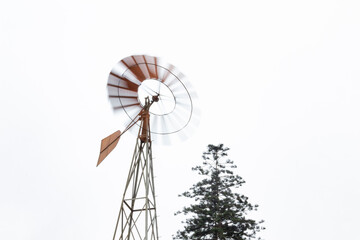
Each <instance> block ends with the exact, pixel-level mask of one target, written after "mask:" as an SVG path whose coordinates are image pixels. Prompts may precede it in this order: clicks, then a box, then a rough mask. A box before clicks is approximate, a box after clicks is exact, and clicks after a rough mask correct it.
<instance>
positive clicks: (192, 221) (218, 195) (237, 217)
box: [174, 144, 264, 240]
mask: <svg viewBox="0 0 360 240" xmlns="http://www.w3.org/2000/svg"><path fill="white" fill-rule="evenodd" d="M228 150H229V148H226V147H224V145H223V144H219V145H218V146H215V145H208V149H207V152H204V153H203V159H204V162H203V165H202V166H196V167H195V168H193V170H194V171H196V172H197V173H198V174H199V175H202V176H204V179H203V180H202V181H200V182H198V183H196V184H194V185H193V186H192V187H191V188H190V189H189V191H187V192H184V193H182V194H181V195H179V196H182V197H187V198H193V199H194V200H195V204H192V205H190V206H188V207H184V208H183V209H182V210H181V211H179V212H177V213H175V215H177V214H181V213H182V214H184V215H187V216H189V218H187V219H186V221H185V222H184V223H185V226H184V229H183V230H179V231H178V232H177V234H176V236H174V239H183V240H185V239H190V240H198V239H199V240H200V239H204V240H230V239H234V240H250V239H254V238H256V236H255V235H256V233H257V232H259V231H260V230H262V229H264V228H263V227H261V226H260V225H261V223H262V222H263V221H260V222H256V221H254V220H251V219H248V218H246V215H247V213H248V212H249V211H252V210H257V207H258V206H257V205H252V204H250V203H249V202H248V198H247V197H246V196H244V195H241V194H239V193H236V192H233V190H234V189H236V188H239V187H240V186H241V185H242V184H244V183H245V181H244V180H243V179H242V178H241V177H240V176H239V175H234V173H233V171H231V169H232V168H236V165H234V163H233V161H231V160H229V159H224V158H225V157H226V156H227V151H228ZM259 239H260V238H259Z"/></svg>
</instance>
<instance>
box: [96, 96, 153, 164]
mask: <svg viewBox="0 0 360 240" xmlns="http://www.w3.org/2000/svg"><path fill="white" fill-rule="evenodd" d="M157 101H159V95H158V94H157V95H154V96H153V97H152V99H151V101H150V99H149V97H146V98H145V106H144V108H143V109H142V110H141V111H140V113H139V114H138V115H137V117H136V118H134V119H133V120H132V121H131V122H130V124H129V125H128V126H127V127H126V128H125V130H124V131H123V132H121V131H120V130H118V131H116V132H114V133H113V134H110V135H109V136H107V137H106V138H104V139H103V140H101V146H100V154H99V159H98V162H97V164H96V166H99V164H100V163H101V162H102V161H104V159H105V158H106V157H107V156H108V155H109V154H110V153H111V152H112V150H114V148H115V147H116V145H117V144H118V142H119V140H120V137H121V135H123V134H124V133H125V132H126V131H127V130H129V129H130V128H131V127H133V126H134V125H135V124H136V123H137V122H139V121H141V122H142V123H141V129H142V130H141V135H140V139H141V140H142V141H145V138H146V137H147V135H148V134H147V132H148V131H149V127H150V126H149V122H150V120H149V119H150V114H149V109H150V106H151V105H152V104H153V103H154V102H157ZM149 140H150V139H149Z"/></svg>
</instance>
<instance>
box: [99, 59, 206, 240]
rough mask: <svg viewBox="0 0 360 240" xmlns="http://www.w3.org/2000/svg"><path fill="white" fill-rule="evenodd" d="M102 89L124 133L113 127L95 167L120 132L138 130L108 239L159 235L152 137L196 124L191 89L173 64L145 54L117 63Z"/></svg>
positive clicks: (181, 133) (183, 132)
mask: <svg viewBox="0 0 360 240" xmlns="http://www.w3.org/2000/svg"><path fill="white" fill-rule="evenodd" d="M107 88H108V94H109V100H110V103H111V105H112V107H113V110H114V112H118V113H122V114H124V115H125V116H126V117H127V119H128V121H127V123H126V125H125V126H126V128H125V129H124V131H123V132H120V131H116V132H114V133H113V134H111V135H109V136H108V137H106V138H104V139H103V140H102V141H101V147H100V155H99V159H98V162H97V166H98V165H99V164H100V163H101V162H102V161H103V160H104V159H105V158H106V156H108V155H109V153H110V152H111V151H112V150H113V149H114V148H115V147H116V145H117V143H118V142H119V139H120V137H121V135H122V134H124V133H125V132H126V131H127V130H131V131H137V132H138V133H137V140H136V145H135V151H134V155H133V160H132V163H131V167H130V171H129V176H128V180H127V183H126V187H125V192H124V195H123V201H122V204H121V208H120V212H119V216H118V219H117V223H116V227H115V232H114V237H113V239H114V240H115V238H116V237H118V239H120V240H125V239H126V240H133V239H134V240H135V235H136V236H139V237H140V239H146V240H158V232H157V231H158V230H157V216H156V204H155V188H154V179H153V169H152V142H153V141H154V142H160V139H161V138H162V139H166V141H162V143H169V142H170V138H173V137H176V136H177V137H178V138H180V139H185V138H186V137H187V136H188V135H189V132H191V131H192V129H193V128H192V126H191V124H190V120H192V121H191V122H192V123H195V124H196V123H197V122H198V121H199V111H198V110H197V108H196V104H194V103H195V101H196V94H195V91H194V90H193V89H192V87H191V85H190V83H189V82H187V81H186V79H185V76H184V75H183V74H182V73H181V72H180V71H179V70H178V69H176V68H175V67H174V66H173V65H171V64H167V63H164V62H162V60H161V59H159V58H157V57H152V56H146V55H135V56H130V57H127V58H124V59H122V60H121V61H120V62H118V63H117V64H116V65H115V66H114V68H113V69H112V70H111V72H110V74H109V78H108V84H107ZM157 140H159V141H157ZM135 173H136V174H135ZM143 212H145V213H144V214H142V213H143ZM135 213H136V217H135V216H134V214H135ZM142 220H143V221H142ZM119 225H120V226H119ZM140 226H141V227H140ZM139 229H144V232H141V231H140V230H139Z"/></svg>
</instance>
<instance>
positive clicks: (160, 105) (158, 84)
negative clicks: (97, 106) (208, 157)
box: [107, 55, 199, 142]
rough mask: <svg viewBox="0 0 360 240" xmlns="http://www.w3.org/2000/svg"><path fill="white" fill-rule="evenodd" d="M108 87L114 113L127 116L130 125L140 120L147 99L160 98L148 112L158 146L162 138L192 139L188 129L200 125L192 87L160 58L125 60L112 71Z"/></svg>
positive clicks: (149, 57)
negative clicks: (130, 122) (186, 137)
mask: <svg viewBox="0 0 360 240" xmlns="http://www.w3.org/2000/svg"><path fill="white" fill-rule="evenodd" d="M107 87H108V94H109V99H110V102H111V105H112V107H113V110H114V112H117V113H118V112H120V113H123V114H124V113H125V115H126V116H127V117H128V120H129V121H133V120H134V119H135V118H136V117H137V114H138V113H139V112H140V111H141V109H142V108H143V107H144V104H145V98H146V97H147V96H148V97H150V98H152V97H157V98H158V101H156V102H154V103H153V104H152V106H151V108H150V110H149V112H150V121H151V134H152V137H153V140H155V142H157V141H156V140H157V139H159V135H170V134H172V135H174V136H172V138H184V136H187V135H189V134H188V132H187V131H186V128H189V129H190V128H191V127H190V126H189V125H190V122H194V123H196V122H197V120H196V119H197V118H198V115H199V114H198V111H197V110H196V108H195V104H194V101H196V100H197V98H196V94H194V91H193V88H192V86H191V84H190V83H189V82H188V81H187V80H186V78H185V76H184V74H182V73H181V72H180V71H179V70H178V69H177V68H175V67H174V66H173V65H171V64H167V63H164V62H163V61H162V60H161V59H160V58H158V57H152V56H147V55H136V56H130V57H127V58H124V59H122V60H121V61H119V62H118V63H117V64H116V65H115V66H114V68H113V69H112V70H111V72H110V74H109V78H108V85H107ZM194 119H195V120H194ZM190 120H191V121H190ZM193 120H194V121H193ZM138 126H139V124H138ZM135 131H136V129H135ZM190 131H191V130H190ZM163 142H164V141H163Z"/></svg>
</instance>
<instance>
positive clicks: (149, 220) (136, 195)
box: [113, 99, 158, 240]
mask: <svg viewBox="0 0 360 240" xmlns="http://www.w3.org/2000/svg"><path fill="white" fill-rule="evenodd" d="M146 104H147V105H148V106H145V108H144V111H143V113H142V114H141V117H140V121H141V128H140V129H139V133H138V137H137V139H136V145H135V150H134V154H133V158H132V161H131V167H130V170H129V174H128V178H127V181H126V185H125V191H124V195H123V200H122V203H121V207H120V212H119V216H118V219H117V222H116V227H115V232H114V237H113V240H115V239H120V240H136V239H141V240H158V227H157V216H156V201H155V183H154V173H153V161H152V148H151V136H150V126H149V118H150V115H149V111H148V109H149V107H150V105H151V103H150V102H149V100H148V99H147V100H146Z"/></svg>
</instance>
